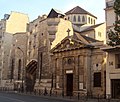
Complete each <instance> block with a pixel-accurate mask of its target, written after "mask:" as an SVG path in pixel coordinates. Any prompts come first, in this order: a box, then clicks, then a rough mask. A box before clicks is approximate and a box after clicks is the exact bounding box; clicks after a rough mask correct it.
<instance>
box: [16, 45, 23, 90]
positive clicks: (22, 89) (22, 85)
mask: <svg viewBox="0 0 120 102" xmlns="http://www.w3.org/2000/svg"><path fill="white" fill-rule="evenodd" d="M17 48H18V49H19V50H20V51H21V52H22V54H23V68H22V86H21V91H22V92H23V91H24V86H23V76H24V51H23V50H22V49H21V48H20V47H17Z"/></svg>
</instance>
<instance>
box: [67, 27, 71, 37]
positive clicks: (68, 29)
mask: <svg viewBox="0 0 120 102" xmlns="http://www.w3.org/2000/svg"><path fill="white" fill-rule="evenodd" d="M70 31H71V30H70V29H69V28H68V30H67V32H68V36H70Z"/></svg>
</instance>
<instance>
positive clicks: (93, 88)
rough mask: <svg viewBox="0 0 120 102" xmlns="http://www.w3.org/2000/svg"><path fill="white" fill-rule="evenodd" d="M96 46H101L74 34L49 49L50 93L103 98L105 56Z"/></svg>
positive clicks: (95, 41) (87, 38)
mask: <svg viewBox="0 0 120 102" xmlns="http://www.w3.org/2000/svg"><path fill="white" fill-rule="evenodd" d="M97 43H99V47H100V46H101V45H102V44H101V42H97V40H94V39H92V38H89V37H86V36H83V35H80V34H79V33H75V34H74V35H73V36H67V37H66V38H65V39H63V40H62V41H61V42H60V43H59V44H58V45H57V46H55V47H54V48H53V49H52V50H51V53H52V54H53V55H52V62H53V66H52V68H54V69H53V75H54V82H53V90H54V92H56V93H57V94H60V95H65V96H72V95H73V96H77V95H78V94H79V95H93V96H95V97H97V96H98V95H102V96H103V97H104V96H105V92H106V91H105V88H106V86H105V80H106V79H105V60H104V57H105V55H104V52H103V51H102V50H100V48H99V47H98V45H97Z"/></svg>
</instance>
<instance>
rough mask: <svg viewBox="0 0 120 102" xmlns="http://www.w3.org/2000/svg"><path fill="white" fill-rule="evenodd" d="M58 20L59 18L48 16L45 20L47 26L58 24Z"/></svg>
mask: <svg viewBox="0 0 120 102" xmlns="http://www.w3.org/2000/svg"><path fill="white" fill-rule="evenodd" d="M59 22H60V18H49V19H48V20H47V25H48V26H53V25H54V26H56V25H58V24H59Z"/></svg>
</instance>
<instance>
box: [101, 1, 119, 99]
mask: <svg viewBox="0 0 120 102" xmlns="http://www.w3.org/2000/svg"><path fill="white" fill-rule="evenodd" d="M105 2H106V8H105V14H106V31H109V30H110V29H111V30H113V31H114V23H115V21H116V20H117V19H116V18H117V16H116V14H115V12H114V8H113V6H114V2H115V0H106V1H105ZM107 41H109V38H108V35H107ZM103 50H104V51H106V52H107V64H106V96H107V97H108V98H109V97H111V98H120V68H119V67H120V66H119V62H120V60H119V59H120V56H119V55H120V53H119V52H120V51H119V50H120V49H119V46H114V47H110V46H108V47H106V48H103Z"/></svg>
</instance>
